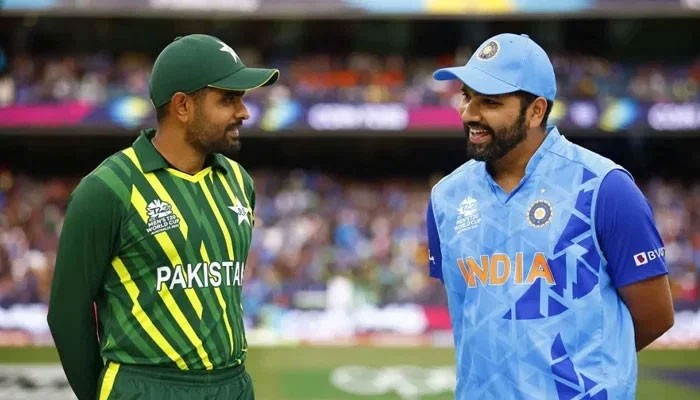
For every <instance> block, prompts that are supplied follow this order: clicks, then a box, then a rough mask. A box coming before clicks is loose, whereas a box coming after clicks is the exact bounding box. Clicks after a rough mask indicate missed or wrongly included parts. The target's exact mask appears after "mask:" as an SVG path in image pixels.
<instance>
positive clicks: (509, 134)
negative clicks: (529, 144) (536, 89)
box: [459, 86, 527, 162]
mask: <svg viewBox="0 0 700 400" xmlns="http://www.w3.org/2000/svg"><path fill="white" fill-rule="evenodd" d="M459 114H460V116H461V117H462V123H463V125H464V133H466V135H467V138H468V143H467V153H468V155H469V157H471V158H473V159H475V160H477V161H487V162H490V161H496V160H499V159H500V158H502V157H503V156H505V155H506V154H508V152H509V151H510V150H512V149H513V148H515V147H516V146H517V145H518V144H519V143H520V142H522V141H523V140H525V138H526V137H527V125H526V121H525V110H524V109H522V108H521V102H520V99H519V98H518V97H517V96H515V95H512V94H511V95H508V94H505V95H498V96H488V95H483V94H480V93H477V92H475V91H473V90H471V89H470V88H469V87H467V86H463V87H462V100H461V102H460V104H459Z"/></svg>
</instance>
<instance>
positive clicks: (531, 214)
mask: <svg viewBox="0 0 700 400" xmlns="http://www.w3.org/2000/svg"><path fill="white" fill-rule="evenodd" d="M553 213H554V209H553V208H552V205H551V204H550V203H549V202H548V201H547V200H537V201H535V202H534V203H532V205H531V206H530V209H529V210H528V211H527V221H528V222H529V223H530V225H532V227H533V228H543V227H545V226H547V224H549V222H550V221H551V220H552V215H553Z"/></svg>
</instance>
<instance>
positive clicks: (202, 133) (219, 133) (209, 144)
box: [185, 113, 241, 156]
mask: <svg viewBox="0 0 700 400" xmlns="http://www.w3.org/2000/svg"><path fill="white" fill-rule="evenodd" d="M240 126H241V122H237V123H234V124H230V125H227V126H226V128H224V129H223V130H222V129H220V128H218V127H217V126H215V125H213V124H211V123H210V122H208V121H207V120H206V119H205V118H204V117H203V116H202V115H201V114H200V113H197V115H196V117H195V120H194V122H193V123H192V125H191V126H190V127H189V128H188V129H187V133H186V135H185V140H186V141H187V143H188V144H189V145H190V146H192V147H194V148H196V149H197V150H199V151H201V152H202V153H203V154H211V153H221V154H224V155H226V156H234V155H236V154H237V153H238V152H239V151H241V141H240V138H238V137H236V138H234V139H233V140H231V138H230V137H229V135H228V134H227V133H226V132H228V131H229V130H231V129H234V128H238V127H240Z"/></svg>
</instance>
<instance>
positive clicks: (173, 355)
mask: <svg viewBox="0 0 700 400" xmlns="http://www.w3.org/2000/svg"><path fill="white" fill-rule="evenodd" d="M112 267H113V268H114V270H115V271H116V272H117V275H118V276H119V281H120V282H121V284H122V285H123V286H124V288H125V289H126V292H127V293H128V294H129V297H130V298H131V302H132V303H134V305H133V306H132V307H131V314H132V315H133V316H134V318H136V321H137V322H138V323H139V325H141V327H142V328H143V330H144V331H145V332H146V333H147V334H148V336H150V337H151V339H153V341H154V342H155V343H156V345H158V347H160V349H161V350H163V352H164V353H165V355H167V356H168V358H170V359H171V360H173V361H174V362H175V364H177V366H178V367H179V368H180V369H187V364H185V361H184V360H183V359H182V356H180V354H178V352H177V351H176V350H175V349H174V348H173V346H171V345H170V343H168V341H167V340H166V339H165V337H164V336H163V334H162V333H160V331H159V330H158V328H156V326H155V325H154V324H153V321H151V319H150V318H149V317H148V315H147V314H146V313H145V312H144V311H143V308H141V304H139V299H138V297H139V288H138V287H137V286H136V284H135V283H134V281H133V280H132V279H131V275H130V274H129V271H128V270H127V269H126V266H125V265H124V263H123V262H122V260H121V259H120V258H119V257H116V258H115V259H114V260H112Z"/></svg>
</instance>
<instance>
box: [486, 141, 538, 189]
mask: <svg viewBox="0 0 700 400" xmlns="http://www.w3.org/2000/svg"><path fill="white" fill-rule="evenodd" d="M546 137H547V135H546V133H545V132H543V131H540V130H537V131H533V132H530V133H528V135H527V138H525V140H523V141H522V142H521V143H520V144H518V145H517V146H515V148H513V149H512V150H511V151H509V152H508V153H507V154H506V155H505V156H503V157H501V158H500V159H498V160H496V161H491V162H489V163H488V171H489V173H490V174H491V176H492V177H493V179H494V180H495V181H496V183H498V185H499V186H501V188H503V190H504V191H505V192H506V193H510V192H511V191H512V190H513V189H515V187H516V186H518V184H519V183H520V181H521V180H522V179H523V177H524V176H525V168H526V167H527V163H528V162H530V159H531V158H532V156H533V155H534V154H535V152H537V149H538V148H539V147H540V145H542V142H544V139H545V138H546Z"/></svg>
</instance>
